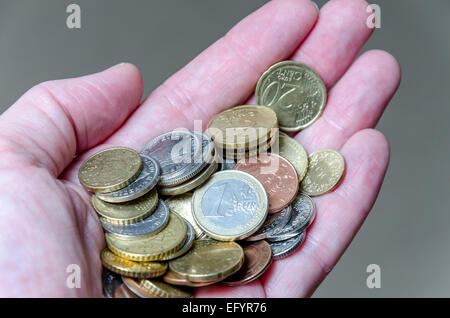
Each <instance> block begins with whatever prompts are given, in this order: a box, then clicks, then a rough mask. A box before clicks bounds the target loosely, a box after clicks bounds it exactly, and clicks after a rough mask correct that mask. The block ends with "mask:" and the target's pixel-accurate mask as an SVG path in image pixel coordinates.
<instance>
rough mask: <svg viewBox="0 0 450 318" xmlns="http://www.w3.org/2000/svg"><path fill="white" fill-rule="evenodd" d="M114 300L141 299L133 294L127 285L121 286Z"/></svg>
mask: <svg viewBox="0 0 450 318" xmlns="http://www.w3.org/2000/svg"><path fill="white" fill-rule="evenodd" d="M114 298H139V296H137V295H136V294H135V293H133V292H132V291H131V290H130V289H129V288H128V287H127V286H125V284H121V285H120V286H119V287H117V288H116V290H115V291H114Z"/></svg>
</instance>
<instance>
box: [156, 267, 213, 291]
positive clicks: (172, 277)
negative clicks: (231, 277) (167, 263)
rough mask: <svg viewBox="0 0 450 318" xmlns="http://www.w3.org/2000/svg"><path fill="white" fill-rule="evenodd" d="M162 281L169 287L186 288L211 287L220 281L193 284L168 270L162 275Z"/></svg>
mask: <svg viewBox="0 0 450 318" xmlns="http://www.w3.org/2000/svg"><path fill="white" fill-rule="evenodd" d="M162 279H163V280H164V281H165V282H166V283H168V284H171V285H178V286H188V287H204V286H208V285H212V284H215V283H218V282H220V281H221V279H219V280H216V281H211V282H200V283H199V282H197V283H195V282H191V281H188V280H187V279H186V278H184V277H182V276H180V275H178V274H175V273H174V272H172V271H170V270H169V271H167V272H166V273H165V274H164V276H163V277H162Z"/></svg>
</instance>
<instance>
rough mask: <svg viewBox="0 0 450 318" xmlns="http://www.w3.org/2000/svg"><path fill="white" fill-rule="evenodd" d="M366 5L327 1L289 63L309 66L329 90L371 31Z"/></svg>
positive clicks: (355, 1) (360, 0)
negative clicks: (368, 24)
mask: <svg viewBox="0 0 450 318" xmlns="http://www.w3.org/2000/svg"><path fill="white" fill-rule="evenodd" d="M367 6H368V4H367V2H366V1H364V0H332V1H329V2H327V3H326V4H325V5H324V6H323V7H322V9H321V10H320V13H319V18H318V20H317V23H316V25H315V26H314V28H313V29H312V31H311V33H310V34H309V35H308V37H307V38H306V39H305V41H304V42H303V43H302V44H300V46H299V47H298V48H297V49H296V50H295V52H294V53H293V54H292V56H291V57H290V60H293V61H296V62H300V63H305V64H307V65H309V66H311V67H312V68H313V69H314V70H316V71H317V72H318V73H319V75H320V77H321V78H322V79H323V81H324V83H325V86H326V87H327V88H330V87H332V86H333V85H334V84H335V83H336V81H337V80H338V79H339V78H340V77H341V76H342V75H343V74H344V73H345V71H346V70H347V69H348V67H349V66H350V65H351V63H352V61H353V60H354V58H355V56H356V55H357V54H358V52H359V51H360V50H361V48H362V47H363V46H364V44H365V43H366V42H367V40H368V39H369V38H370V35H371V34H372V32H373V31H372V29H371V28H369V27H367V23H366V22H367V17H368V16H369V14H368V13H367V11H366V10H367ZM255 102H256V99H255V97H254V96H253V97H251V98H250V99H249V101H248V103H249V104H254V103H255ZM326 107H328V106H326Z"/></svg>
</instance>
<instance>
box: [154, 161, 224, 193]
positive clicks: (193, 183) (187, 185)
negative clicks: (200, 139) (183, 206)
mask: <svg viewBox="0 0 450 318" xmlns="http://www.w3.org/2000/svg"><path fill="white" fill-rule="evenodd" d="M216 170H217V160H214V161H213V162H212V163H210V164H209V165H207V166H206V168H204V169H203V171H201V172H200V173H199V174H198V175H196V176H195V177H194V178H192V179H191V180H189V181H187V182H184V183H182V184H180V185H177V186H174V187H164V188H163V187H160V188H159V189H158V190H159V192H160V193H161V194H162V195H168V196H172V195H179V194H183V193H186V192H188V191H191V190H193V189H195V188H197V187H198V186H200V185H202V184H203V183H205V181H206V180H208V178H209V177H210V176H211V175H212V174H213V173H214V172H216Z"/></svg>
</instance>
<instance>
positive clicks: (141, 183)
mask: <svg viewBox="0 0 450 318" xmlns="http://www.w3.org/2000/svg"><path fill="white" fill-rule="evenodd" d="M141 157H142V162H143V165H144V167H143V168H142V172H141V174H140V175H139V177H138V178H137V179H136V180H135V181H133V182H132V183H131V184H129V185H128V186H126V187H125V188H123V189H120V190H118V191H114V192H110V193H97V196H98V197H99V198H100V199H102V200H103V201H106V202H111V203H120V202H128V201H132V200H134V199H137V198H139V197H141V196H143V195H144V194H146V193H148V192H149V191H150V190H151V189H153V187H154V186H155V185H156V184H157V183H158V181H159V176H160V175H161V168H160V167H159V164H158V162H157V161H156V160H155V159H153V158H152V157H150V156H146V155H142V154H141Z"/></svg>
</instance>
